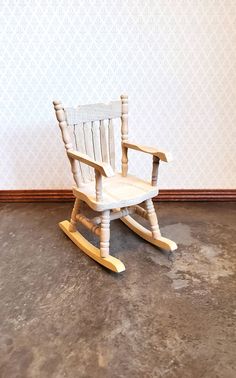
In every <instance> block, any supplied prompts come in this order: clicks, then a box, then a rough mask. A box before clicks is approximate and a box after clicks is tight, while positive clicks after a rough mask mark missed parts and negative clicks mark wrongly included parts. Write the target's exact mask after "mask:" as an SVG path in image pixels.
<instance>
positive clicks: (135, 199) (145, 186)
mask: <svg viewBox="0 0 236 378" xmlns="http://www.w3.org/2000/svg"><path fill="white" fill-rule="evenodd" d="M102 184H103V185H102V188H103V189H102V193H103V200H102V201H101V202H97V201H96V192H95V182H94V181H91V182H89V183H87V184H84V186H83V187H80V188H78V187H73V193H74V195H75V197H77V198H80V199H81V200H83V201H85V202H86V203H87V204H88V205H89V206H90V207H91V208H92V209H93V210H95V211H103V210H109V209H114V208H117V207H126V206H132V205H137V204H139V203H141V202H143V201H145V200H147V199H149V198H152V197H154V196H156V195H157V194H158V188H157V187H156V186H152V185H151V184H150V183H149V182H147V181H144V180H142V179H140V178H138V177H135V176H132V175H127V176H126V177H123V176H122V175H121V174H120V173H116V175H115V176H113V177H109V178H106V177H103V182H102Z"/></svg>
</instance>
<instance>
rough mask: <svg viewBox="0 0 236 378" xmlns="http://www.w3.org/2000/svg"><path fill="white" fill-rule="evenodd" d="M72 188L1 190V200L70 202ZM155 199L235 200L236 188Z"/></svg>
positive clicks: (168, 193)
mask: <svg viewBox="0 0 236 378" xmlns="http://www.w3.org/2000/svg"><path fill="white" fill-rule="evenodd" d="M73 200H74V196H73V194H72V191H71V190H70V189H29V190H0V202H70V201H73ZM154 200H155V201H160V202H162V201H176V202H178V201H222V202H229V201H231V202H235V201H236V189H161V190H160V192H159V195H158V197H156V198H155V199H154Z"/></svg>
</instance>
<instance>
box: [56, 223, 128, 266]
mask: <svg viewBox="0 0 236 378" xmlns="http://www.w3.org/2000/svg"><path fill="white" fill-rule="evenodd" d="M59 227H60V228H61V229H62V231H64V233H65V234H66V235H67V236H68V237H69V238H70V239H71V240H72V241H73V242H74V243H75V244H76V245H77V246H78V247H79V248H80V249H81V250H82V251H83V252H84V253H86V254H87V255H88V256H89V257H91V258H92V259H93V260H95V261H97V262H98V263H99V264H101V265H103V266H105V267H106V268H108V269H110V270H112V271H113V272H116V273H120V272H123V271H124V270H125V266H124V264H123V263H122V261H120V260H119V259H116V258H115V257H113V256H111V255H109V256H107V257H101V256H100V250H99V249H98V248H97V247H95V246H94V245H93V244H91V243H90V242H89V241H88V240H87V239H85V238H84V237H83V236H82V235H81V234H80V233H79V232H78V231H75V232H71V231H70V222H69V221H67V220H65V221H63V222H60V223H59Z"/></svg>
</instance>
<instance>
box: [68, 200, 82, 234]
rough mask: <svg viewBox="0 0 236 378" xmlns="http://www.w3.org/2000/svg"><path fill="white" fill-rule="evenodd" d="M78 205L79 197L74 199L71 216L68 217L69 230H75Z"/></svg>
mask: <svg viewBox="0 0 236 378" xmlns="http://www.w3.org/2000/svg"><path fill="white" fill-rule="evenodd" d="M79 207H80V200H79V198H76V199H75V203H74V207H73V210H72V213H71V218H70V232H76V224H77V221H76V215H77V214H78V212H79Z"/></svg>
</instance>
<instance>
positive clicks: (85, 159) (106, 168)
mask: <svg viewBox="0 0 236 378" xmlns="http://www.w3.org/2000/svg"><path fill="white" fill-rule="evenodd" d="M67 155H68V157H69V158H71V159H76V160H79V161H80V162H81V163H84V164H87V165H89V166H90V167H93V168H94V169H95V170H97V171H98V172H99V173H100V174H101V175H103V176H105V177H112V176H114V175H115V174H114V171H113V169H112V167H111V166H110V164H108V163H100V162H98V161H95V160H93V159H92V158H91V157H90V156H88V155H86V154H81V153H80V152H77V151H74V150H69V151H67Z"/></svg>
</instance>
